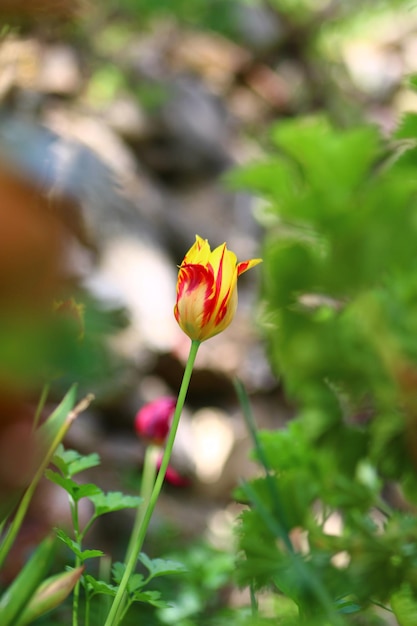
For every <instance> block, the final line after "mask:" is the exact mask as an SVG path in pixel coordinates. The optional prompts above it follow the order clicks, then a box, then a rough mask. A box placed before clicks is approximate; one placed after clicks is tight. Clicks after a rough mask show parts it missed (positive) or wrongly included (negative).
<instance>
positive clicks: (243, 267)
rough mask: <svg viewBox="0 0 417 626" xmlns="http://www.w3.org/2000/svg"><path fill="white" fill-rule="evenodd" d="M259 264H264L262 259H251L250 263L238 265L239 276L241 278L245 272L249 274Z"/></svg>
mask: <svg viewBox="0 0 417 626" xmlns="http://www.w3.org/2000/svg"><path fill="white" fill-rule="evenodd" d="M258 263H262V259H250V260H249V261H242V262H241V263H238V265H237V275H238V276H240V275H241V274H243V273H244V272H247V271H248V270H250V269H251V268H252V267H255V265H258Z"/></svg>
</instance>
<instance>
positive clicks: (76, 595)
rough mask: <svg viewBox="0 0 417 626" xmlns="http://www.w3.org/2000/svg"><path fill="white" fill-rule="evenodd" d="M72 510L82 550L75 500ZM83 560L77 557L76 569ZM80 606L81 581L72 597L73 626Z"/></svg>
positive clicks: (72, 502)
mask: <svg viewBox="0 0 417 626" xmlns="http://www.w3.org/2000/svg"><path fill="white" fill-rule="evenodd" d="M70 508H71V517H72V524H73V526H74V537H75V541H76V542H77V543H78V547H79V548H80V550H81V533H80V523H79V518H78V502H76V501H75V500H72V499H71V500H70ZM80 565H81V559H80V557H79V556H76V557H75V563H74V568H75V569H76V568H77V567H80ZM79 605H80V579H78V580H77V582H76V585H75V587H74V592H73V597H72V626H78V608H79Z"/></svg>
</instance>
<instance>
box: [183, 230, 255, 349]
mask: <svg viewBox="0 0 417 626" xmlns="http://www.w3.org/2000/svg"><path fill="white" fill-rule="evenodd" d="M261 260H262V259H251V260H249V261H243V262H241V263H238V262H237V258H236V255H235V254H234V253H233V252H231V251H230V250H228V249H227V246H226V244H225V243H223V244H222V245H221V246H218V247H217V248H215V249H214V250H211V249H210V244H209V243H208V241H207V239H202V238H201V237H199V236H198V235H197V236H196V241H195V243H194V245H193V246H192V247H191V248H190V250H189V251H188V252H187V254H186V255H185V257H184V260H183V262H182V263H181V265H180V268H179V272H178V281H177V302H176V304H175V308H174V315H175V319H176V320H177V322H178V324H179V325H180V327H181V329H182V330H183V331H184V332H185V334H186V335H188V336H189V337H190V339H191V340H192V341H198V342H200V341H205V340H206V339H210V337H213V336H214V335H217V334H218V333H221V332H222V331H223V330H225V328H227V327H228V326H229V324H230V322H231V321H232V319H233V317H234V315H235V312H236V308H237V279H238V277H239V276H240V275H241V274H243V273H244V272H246V271H247V270H249V269H250V268H251V267H254V266H255V265H257V264H258V263H260V262H261Z"/></svg>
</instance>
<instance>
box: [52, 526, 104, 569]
mask: <svg viewBox="0 0 417 626" xmlns="http://www.w3.org/2000/svg"><path fill="white" fill-rule="evenodd" d="M55 532H56V536H57V537H58V539H60V540H61V541H62V542H63V543H65V545H66V546H68V548H69V549H70V550H71V551H72V552H73V553H74V554H75V556H77V557H78V558H79V559H81V561H83V562H84V561H85V560H86V559H94V558H96V557H100V556H103V555H104V552H102V550H82V549H81V546H80V544H79V543H77V542H76V541H74V540H73V539H71V537H69V536H68V535H67V534H66V533H65V532H64V531H63V530H61V529H59V528H57V529H55Z"/></svg>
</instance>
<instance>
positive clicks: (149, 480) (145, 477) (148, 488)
mask: <svg viewBox="0 0 417 626" xmlns="http://www.w3.org/2000/svg"><path fill="white" fill-rule="evenodd" d="M159 449H160V448H159V446H153V445H150V446H148V447H147V448H146V452H145V458H144V461H143V473H142V481H141V487H140V495H141V496H142V498H143V499H142V500H141V502H140V504H139V506H138V508H137V509H136V518H135V523H134V526H133V531H132V534H131V535H130V540H129V545H128V547H127V551H126V556H125V563H128V562H129V558H130V555H131V554H132V551H133V550H134V547H135V545H136V541H137V537H138V534H139V530H140V527H141V526H142V522H143V518H144V517H145V511H146V509H147V508H148V506H149V502H150V499H151V496H152V490H153V488H154V485H155V477H156V462H157V457H158V451H159Z"/></svg>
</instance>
